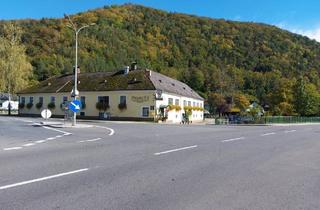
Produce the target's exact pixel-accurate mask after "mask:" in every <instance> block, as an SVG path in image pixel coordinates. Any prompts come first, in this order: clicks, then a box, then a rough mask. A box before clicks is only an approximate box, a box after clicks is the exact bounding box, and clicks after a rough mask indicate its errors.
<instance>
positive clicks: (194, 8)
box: [0, 0, 320, 42]
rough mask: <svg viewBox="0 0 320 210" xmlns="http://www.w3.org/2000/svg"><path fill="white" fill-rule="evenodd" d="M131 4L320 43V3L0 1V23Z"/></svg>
mask: <svg viewBox="0 0 320 210" xmlns="http://www.w3.org/2000/svg"><path fill="white" fill-rule="evenodd" d="M124 3H134V4H140V5H145V6H148V7H153V8H157V9H162V10H166V11H170V12H179V13H187V14H193V15H198V16H206V17H212V18H223V19H228V20H235V21H249V22H259V23H266V24H271V25H276V26H278V27H280V28H283V29H286V30H289V31H291V32H294V33H298V34H302V35H305V36H308V37H310V38H312V39H316V40H318V41H319V42H320V0H125V1H123V0H1V2H0V19H5V20H8V19H24V18H35V19H39V18H43V17H48V18H59V17H63V14H64V13H67V14H74V13H77V12H84V11H87V10H90V9H95V8H99V7H103V6H105V5H121V4H124Z"/></svg>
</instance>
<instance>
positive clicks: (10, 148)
mask: <svg viewBox="0 0 320 210" xmlns="http://www.w3.org/2000/svg"><path fill="white" fill-rule="evenodd" d="M18 149H22V147H9V148H3V150H4V151H10V150H18Z"/></svg>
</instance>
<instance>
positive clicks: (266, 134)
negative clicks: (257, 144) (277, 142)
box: [260, 132, 276, 136]
mask: <svg viewBox="0 0 320 210" xmlns="http://www.w3.org/2000/svg"><path fill="white" fill-rule="evenodd" d="M275 134H276V133H274V132H272V133H264V134H261V135H260V136H271V135H275Z"/></svg>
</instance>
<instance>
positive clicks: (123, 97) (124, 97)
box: [120, 96, 127, 104]
mask: <svg viewBox="0 0 320 210" xmlns="http://www.w3.org/2000/svg"><path fill="white" fill-rule="evenodd" d="M120 104H127V96H120Z"/></svg>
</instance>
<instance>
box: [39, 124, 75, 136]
mask: <svg viewBox="0 0 320 210" xmlns="http://www.w3.org/2000/svg"><path fill="white" fill-rule="evenodd" d="M38 125H40V126H42V125H41V124H38ZM42 127H43V128H45V129H48V130H53V131H57V132H60V133H63V134H64V135H66V136H67V135H71V133H68V132H65V131H61V130H58V129H55V128H50V127H47V126H42Z"/></svg>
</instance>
